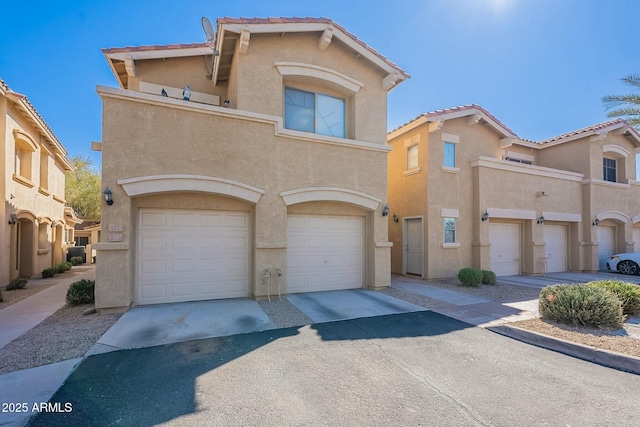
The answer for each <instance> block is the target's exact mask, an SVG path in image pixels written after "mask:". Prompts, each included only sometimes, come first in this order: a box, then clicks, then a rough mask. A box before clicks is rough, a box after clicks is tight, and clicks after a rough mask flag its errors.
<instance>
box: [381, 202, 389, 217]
mask: <svg viewBox="0 0 640 427" xmlns="http://www.w3.org/2000/svg"><path fill="white" fill-rule="evenodd" d="M387 215H389V205H387V204H385V205H384V207H383V208H382V216H387Z"/></svg>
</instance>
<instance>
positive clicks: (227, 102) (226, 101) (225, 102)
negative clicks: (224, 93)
mask: <svg viewBox="0 0 640 427" xmlns="http://www.w3.org/2000/svg"><path fill="white" fill-rule="evenodd" d="M230 103H231V101H229V100H228V99H225V100H224V106H225V107H227V108H229V104H230Z"/></svg>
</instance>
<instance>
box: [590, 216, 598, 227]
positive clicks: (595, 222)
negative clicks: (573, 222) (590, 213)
mask: <svg viewBox="0 0 640 427" xmlns="http://www.w3.org/2000/svg"><path fill="white" fill-rule="evenodd" d="M598 224H600V220H599V219H598V218H596V219H594V220H593V224H591V225H593V226H594V227H597V226H598Z"/></svg>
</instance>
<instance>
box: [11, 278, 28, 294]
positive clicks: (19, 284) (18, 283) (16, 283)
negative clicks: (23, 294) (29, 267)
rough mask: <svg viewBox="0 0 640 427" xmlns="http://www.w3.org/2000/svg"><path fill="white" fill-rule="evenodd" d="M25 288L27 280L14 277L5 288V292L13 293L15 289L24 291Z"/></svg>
mask: <svg viewBox="0 0 640 427" xmlns="http://www.w3.org/2000/svg"><path fill="white" fill-rule="evenodd" d="M25 286H27V279H25V278H23V277H16V278H15V279H13V280H12V281H11V282H10V283H9V284H8V285H7V287H6V290H8V291H13V290H16V289H24V287H25Z"/></svg>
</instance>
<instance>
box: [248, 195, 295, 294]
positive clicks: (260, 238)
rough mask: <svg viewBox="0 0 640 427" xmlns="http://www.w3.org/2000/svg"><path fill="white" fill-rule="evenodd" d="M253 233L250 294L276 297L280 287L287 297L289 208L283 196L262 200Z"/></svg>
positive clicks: (257, 207) (257, 209)
mask: <svg viewBox="0 0 640 427" xmlns="http://www.w3.org/2000/svg"><path fill="white" fill-rule="evenodd" d="M254 234H255V239H254V262H253V275H252V277H253V283H250V284H249V287H250V289H252V291H251V292H250V294H252V295H253V297H254V298H258V299H262V298H264V297H266V296H267V295H271V296H277V295H278V286H279V287H280V288H279V289H280V293H281V294H283V295H284V294H285V293H286V290H287V276H286V272H287V206H286V205H285V203H284V201H283V200H282V197H280V196H279V195H270V194H265V195H264V196H262V197H261V198H260V200H259V201H258V203H257V204H256V208H255V226H254ZM279 274H281V275H279ZM265 276H266V277H265ZM267 288H268V291H267Z"/></svg>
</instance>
